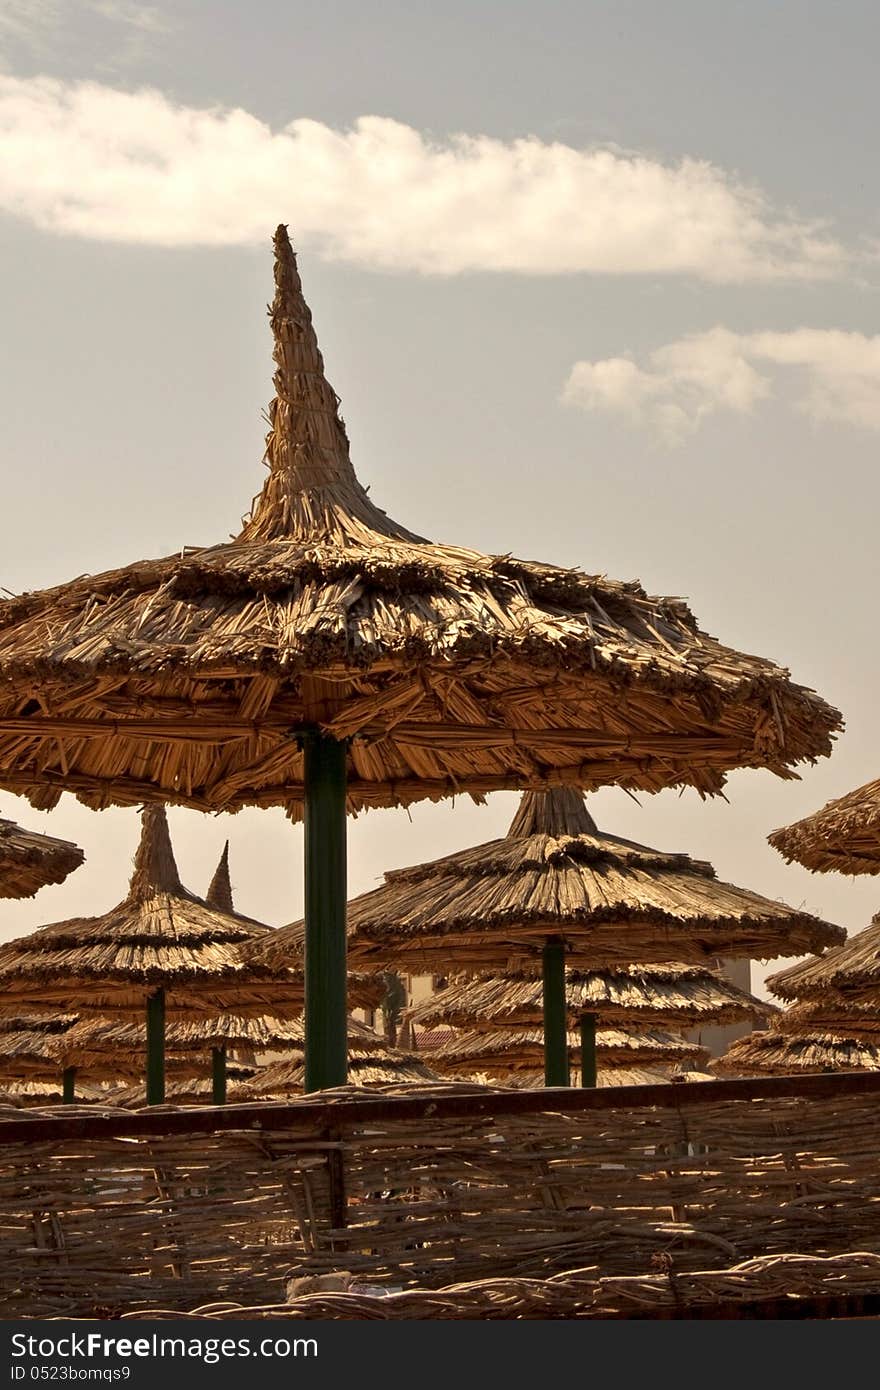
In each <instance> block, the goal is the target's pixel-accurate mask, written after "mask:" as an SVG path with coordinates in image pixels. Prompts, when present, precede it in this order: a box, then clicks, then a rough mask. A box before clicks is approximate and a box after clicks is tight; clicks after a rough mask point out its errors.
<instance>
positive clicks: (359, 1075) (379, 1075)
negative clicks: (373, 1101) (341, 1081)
mask: <svg viewBox="0 0 880 1390" xmlns="http://www.w3.org/2000/svg"><path fill="white" fill-rule="evenodd" d="M296 1026H297V1025H295V1024H294V1025H292V1028H291V1031H292V1030H293V1028H295V1027H296ZM285 1052H286V1054H287V1055H286V1056H285V1057H283V1058H280V1059H279V1060H278V1061H276V1062H273V1063H270V1064H269V1065H268V1066H264V1067H261V1068H260V1069H259V1070H258V1071H257V1072H255V1074H254V1075H253V1077H252V1078H251V1080H250V1081H249V1082H248V1085H247V1087H246V1088H245V1089H246V1092H247V1095H248V1097H249V1098H250V1099H252V1100H253V1099H259V1100H282V1099H283V1098H284V1097H285V1096H288V1095H299V1094H300V1093H301V1092H302V1091H303V1089H304V1085H305V1034H304V1030H303V1029H302V1025H301V1024H300V1025H299V1038H298V1039H295V1038H294V1037H293V1036H290V1037H288V1039H287V1041H286V1044H285ZM348 1065H349V1081H350V1082H351V1083H352V1084H353V1085H356V1086H378V1085H388V1084H392V1083H396V1082H405V1081H439V1079H440V1078H439V1077H438V1075H437V1073H436V1072H435V1071H433V1070H432V1069H431V1067H430V1066H429V1065H428V1064H427V1062H426V1061H425V1060H424V1059H423V1058H421V1057H418V1056H416V1055H415V1054H414V1053H410V1052H405V1051H403V1050H401V1049H398V1048H392V1047H389V1046H388V1045H387V1043H386V1042H385V1040H384V1038H381V1037H380V1036H379V1034H378V1033H376V1032H374V1030H373V1029H372V1028H367V1026H366V1025H365V1024H363V1023H359V1022H358V1021H357V1019H354V1018H350V1019H349V1020H348Z"/></svg>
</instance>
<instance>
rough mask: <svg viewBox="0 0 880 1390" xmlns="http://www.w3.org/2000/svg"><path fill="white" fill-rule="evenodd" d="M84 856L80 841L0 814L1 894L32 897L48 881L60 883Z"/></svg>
mask: <svg viewBox="0 0 880 1390" xmlns="http://www.w3.org/2000/svg"><path fill="white" fill-rule="evenodd" d="M84 859H85V855H84V854H83V852H82V850H81V849H80V848H79V845H74V844H71V843H70V841H69V840H56V839H55V838H54V837H53V836H51V835H38V834H37V833H36V832H35V831H33V830H23V829H22V828H21V826H20V825H16V824H15V821H11V820H4V819H3V818H2V817H0V898H32V897H33V895H34V894H35V893H36V892H37V890H38V889H40V888H44V887H45V886H46V885H47V884H49V883H63V882H64V880H65V879H66V878H67V875H68V874H70V873H73V870H74V869H78V868H79V866H80V864H82V862H83V860H84Z"/></svg>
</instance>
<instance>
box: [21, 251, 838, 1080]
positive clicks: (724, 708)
mask: <svg viewBox="0 0 880 1390" xmlns="http://www.w3.org/2000/svg"><path fill="white" fill-rule="evenodd" d="M275 291H276V292H275V299H274V302H273V304H272V309H271V320H272V328H273V333H274V338H275V349H274V355H275V363H276V373H275V390H276V397H275V400H274V402H273V404H272V407H271V410H270V420H271V430H270V433H269V435H268V442H267V452H266V459H267V463H268V467H269V476H268V478H267V480H266V482H265V485H264V487H263V491H262V493H261V494H260V496H259V497H258V498H257V500H256V502H255V504H254V507H253V510H252V513H251V516H250V518H249V519H248V520H247V521H246V523H245V524H244V526H243V528H242V530H241V531H240V533H239V534H238V536H237V537H236V538H235V539H234V540H233V541H231V542H229V543H224V544H221V545H218V546H214V547H206V548H196V549H193V548H188V549H187V548H185V549H183V550H181V551H178V552H177V553H175V554H174V555H172V556H169V557H167V558H165V559H161V560H154V561H141V562H138V563H135V564H133V565H131V566H129V567H127V568H124V569H118V570H113V571H110V572H108V573H105V574H102V575H98V576H88V577H86V578H80V579H77V580H74V581H73V582H72V583H70V584H66V585H62V586H60V587H57V588H54V589H50V590H46V591H44V592H42V593H36V594H28V595H24V596H23V597H21V598H18V599H10V600H8V601H6V602H4V603H3V605H2V608H0V786H3V787H6V788H8V789H10V790H12V791H15V792H20V793H23V794H24V795H26V796H28V797H29V798H30V799H31V801H32V802H33V803H34V805H36V806H40V807H49V806H52V805H54V804H55V803H56V802H57V800H58V798H59V796H60V795H61V792H62V791H64V790H67V791H70V792H72V793H73V794H74V795H75V796H77V797H78V798H79V799H80V800H81V801H83V802H85V803H86V804H87V805H89V806H92V807H95V808H98V809H100V808H102V807H105V806H110V805H134V804H138V803H141V802H144V801H150V800H160V801H167V802H177V803H180V804H183V805H186V806H191V807H194V808H196V809H198V810H203V811H209V810H211V811H234V810H237V809H238V808H239V807H242V806H279V805H280V806H285V807H287V808H288V810H289V811H290V812H291V814H292V815H293V816H294V817H298V816H300V815H303V816H304V819H305V836H306V853H305V890H306V893H305V915H306V937H307V940H306V974H307V980H306V1016H307V1030H306V1031H307V1039H308V1041H307V1060H306V1071H307V1085H308V1087H309V1088H310V1089H314V1088H316V1087H322V1086H332V1085H335V1084H338V1083H340V1082H343V1081H344V1080H345V1074H346V1065H345V1039H346V1032H345V1017H346V997H345V977H346V971H345V814H346V807H347V808H348V810H349V811H351V812H355V811H357V810H359V809H361V808H364V807H370V806H405V805H408V804H409V803H411V802H414V801H418V800H420V799H423V798H430V799H433V800H439V799H440V798H443V797H447V796H451V795H454V794H456V793H461V792H469V793H471V794H472V795H474V796H480V795H482V794H483V793H486V792H489V791H492V790H495V789H497V788H517V787H543V786H548V785H552V784H555V783H560V782H567V783H570V784H572V785H575V786H586V787H593V786H600V785H604V784H607V783H620V784H622V785H624V786H626V787H630V788H634V789H635V788H641V789H643V790H646V791H657V790H659V789H660V788H662V787H667V786H685V785H688V786H693V787H696V788H697V789H698V790H699V791H700V792H701V793H702V794H710V793H713V792H717V791H718V790H719V789H720V788H721V786H722V785H723V782H724V778H725V774H726V772H728V771H729V770H730V769H731V768H737V767H765V768H770V769H771V770H772V771H773V772H775V773H777V774H778V775H779V776H781V777H789V776H791V775H792V769H793V767H794V766H795V764H797V763H798V762H801V761H803V760H806V759H814V758H816V757H818V756H821V755H824V754H827V753H828V752H829V751H830V747H831V739H832V735H833V734H834V732H835V731H836V730H837V729H838V728H839V727H840V716H839V715H838V713H837V711H836V710H834V709H832V708H830V707H829V706H828V705H827V704H825V703H824V701H822V700H821V699H820V698H819V697H818V696H816V695H815V694H813V693H812V692H811V691H809V690H806V689H805V688H803V687H801V686H798V685H795V684H793V683H792V682H791V681H790V679H789V677H788V673H787V672H786V671H785V670H783V669H781V668H780V667H778V666H775V665H774V664H773V663H771V662H769V661H765V660H762V659H760V658H757V657H753V656H746V655H742V654H740V653H738V652H736V651H733V650H731V649H730V648H727V647H724V646H722V645H721V644H720V643H719V642H717V641H716V640H715V639H714V638H712V637H710V636H708V635H706V634H705V633H703V632H701V631H700V629H699V628H698V626H697V623H696V621H695V619H694V617H693V615H692V614H691V613H690V611H689V609H688V608H687V606H686V605H685V604H684V603H682V602H681V601H680V600H677V599H667V598H651V597H649V596H648V595H647V594H646V593H645V592H644V591H643V590H642V589H641V587H640V586H639V585H638V584H622V583H616V582H614V581H611V580H606V579H604V578H601V577H593V576H589V575H585V574H582V573H581V572H580V571H574V570H566V569H561V568H558V567H556V566H552V565H546V564H538V563H535V562H532V561H521V560H516V559H513V558H512V557H511V556H509V555H500V556H489V555H483V554H480V553H478V552H476V551H471V550H465V549H461V548H455V547H451V546H443V545H434V544H431V543H429V542H427V541H425V540H423V539H422V537H420V536H418V535H416V534H414V533H413V532H412V531H409V530H408V529H406V528H405V527H403V526H400V525H398V524H397V523H396V522H394V521H392V520H391V519H390V518H389V517H388V516H387V515H386V514H385V513H384V512H382V511H381V510H380V509H379V508H378V507H377V506H375V505H374V503H373V502H372V501H371V500H370V498H369V497H368V496H367V492H366V490H365V489H364V488H363V487H362V486H361V484H360V482H359V481H358V479H357V478H356V476H355V473H354V470H353V468H352V464H351V460H350V457H349V445H348V438H347V435H346V432H345V428H344V425H343V423H342V420H341V418H340V415H339V412H338V404H339V403H338V400H337V397H336V395H335V394H334V392H333V390H332V388H331V387H330V385H329V384H328V382H327V380H326V378H325V376H324V367H323V361H322V358H321V354H320V352H319V350H318V345H317V340H316V337H315V333H314V330H313V328H312V321H311V314H310V312H309V310H308V307H307V305H306V303H305V300H304V298H303V294H302V287H301V284H300V279H299V274H298V271H297V265H296V260H295V257H294V254H293V251H292V249H291V246H290V242H289V240H288V236H287V232H286V229H285V228H284V227H279V228H278V230H277V232H276V234H275Z"/></svg>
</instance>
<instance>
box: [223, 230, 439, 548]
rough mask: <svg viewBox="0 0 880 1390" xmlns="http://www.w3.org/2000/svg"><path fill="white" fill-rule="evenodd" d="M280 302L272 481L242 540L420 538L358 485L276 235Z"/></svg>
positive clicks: (292, 258)
mask: <svg viewBox="0 0 880 1390" xmlns="http://www.w3.org/2000/svg"><path fill="white" fill-rule="evenodd" d="M274 245H275V298H274V300H273V302H272V305H271V307H270V309H269V317H270V320H271V323H272V336H273V338H274V344H275V345H274V349H273V353H272V356H273V358H274V360H275V375H274V378H273V381H274V385H275V399H274V401H273V402H272V404H271V405H270V407H269V423H270V425H271V429H270V431H269V433H268V435H267V436H266V463H267V465H268V468H269V477H268V479H267V481H266V483H265V486H264V488H263V491H262V492H261V494H260V496H259V497H258V498H257V500H256V502H255V504H254V508H253V511H252V513H251V516H250V519H249V520H248V521H247V522H246V523H245V525H244V528H243V529H242V531H241V534H240V536H239V540H243V541H270V540H284V539H289V540H311V541H314V542H320V541H322V540H323V541H332V542H334V543H342V544H345V543H346V542H348V543H354V544H358V543H363V542H364V541H365V540H367V539H368V538H369V537H372V538H374V533H375V532H377V531H378V532H379V533H380V534H382V535H385V536H388V537H394V538H396V539H399V540H401V539H402V540H411V541H412V540H419V539H421V538H420V537H418V536H414V535H413V534H412V532H409V531H406V530H405V529H404V528H403V527H402V526H398V525H397V524H396V523H395V522H393V521H390V520H389V518H388V517H387V516H386V515H385V513H384V512H382V511H380V510H379V508H378V507H374V506H373V504H372V502H371V501H370V500H369V498H368V497H367V494H366V491H365V489H364V488H363V487H362V486H361V484H360V483H359V482H358V480H357V477H356V475H355V471H354V468H353V467H352V463H351V457H350V454H349V445H348V435H347V433H346V430H345V425H344V424H343V421H342V417H341V415H340V414H339V397H338V396H337V395H336V392H335V391H334V390H333V387H332V386H331V385H330V383H329V382H328V380H327V378H326V376H325V375H324V359H323V357H322V356H321V351H320V349H319V347H318V339H317V336H316V334H315V330H314V328H313V327H312V315H311V311H310V309H309V306H308V305H307V304H306V301H305V298H304V297H303V292H302V282H301V281H300V278H299V271H298V269H297V264H296V255H295V254H294V250H293V247H292V246H291V244H290V238H289V237H288V235H287V228H286V227H285V226H283V225H282V226H279V227H278V228H277V230H276V232H275V237H274Z"/></svg>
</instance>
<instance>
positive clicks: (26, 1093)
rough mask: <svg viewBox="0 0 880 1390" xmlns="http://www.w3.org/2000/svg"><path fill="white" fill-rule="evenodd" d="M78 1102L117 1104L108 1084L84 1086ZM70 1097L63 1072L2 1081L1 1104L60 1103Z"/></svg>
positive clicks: (78, 1095) (0, 1084)
mask: <svg viewBox="0 0 880 1390" xmlns="http://www.w3.org/2000/svg"><path fill="white" fill-rule="evenodd" d="M76 1099H77V1102H85V1103H87V1104H91V1103H94V1102H100V1101H103V1102H105V1103H106V1104H108V1105H110V1104H115V1102H114V1101H113V1100H112V1099H111V1093H110V1090H109V1088H108V1087H106V1086H93V1085H88V1086H82V1087H80V1089H79V1092H78V1094H77V1097H76ZM68 1100H69V1097H67V1096H66V1095H65V1092H64V1082H63V1079H62V1077H61V1074H60V1073H59V1075H58V1076H57V1077H46V1078H45V1079H41V1078H39V1077H34V1076H28V1077H26V1078H24V1079H22V1080H21V1081H15V1080H10V1081H0V1105H14V1106H16V1107H18V1106H22V1105H58V1104H61V1103H67V1101H68Z"/></svg>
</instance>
